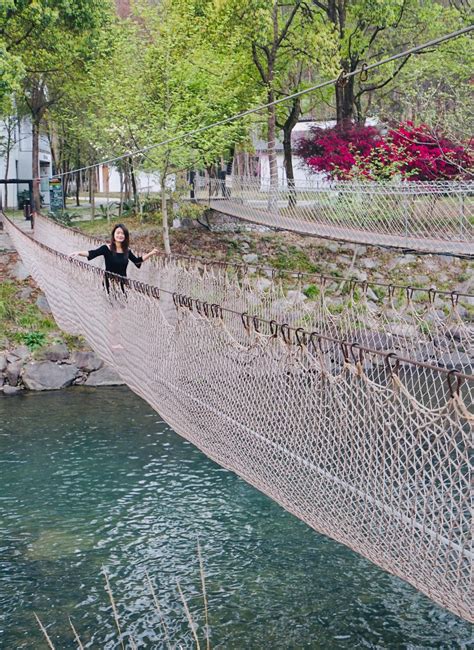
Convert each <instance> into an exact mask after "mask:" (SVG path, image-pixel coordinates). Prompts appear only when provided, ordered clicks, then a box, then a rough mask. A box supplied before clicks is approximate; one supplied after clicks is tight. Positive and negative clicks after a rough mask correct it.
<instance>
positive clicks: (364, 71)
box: [359, 61, 369, 83]
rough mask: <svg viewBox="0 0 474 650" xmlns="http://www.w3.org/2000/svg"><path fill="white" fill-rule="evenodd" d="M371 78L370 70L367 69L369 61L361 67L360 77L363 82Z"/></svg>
mask: <svg viewBox="0 0 474 650" xmlns="http://www.w3.org/2000/svg"><path fill="white" fill-rule="evenodd" d="M368 78H369V71H368V69H367V63H365V61H364V63H362V65H361V68H360V74H359V79H360V80H361V81H362V83H365V82H366V81H367V79H368Z"/></svg>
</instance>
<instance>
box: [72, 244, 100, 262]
mask: <svg viewBox="0 0 474 650" xmlns="http://www.w3.org/2000/svg"><path fill="white" fill-rule="evenodd" d="M108 250H109V249H108V247H107V246H106V245H105V244H104V245H103V246H99V248H94V249H93V250H91V251H76V252H75V253H71V255H70V257H87V259H88V260H93V259H94V258H95V257H100V255H106V254H107V253H108Z"/></svg>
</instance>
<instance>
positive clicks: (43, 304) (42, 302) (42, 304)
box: [36, 293, 51, 314]
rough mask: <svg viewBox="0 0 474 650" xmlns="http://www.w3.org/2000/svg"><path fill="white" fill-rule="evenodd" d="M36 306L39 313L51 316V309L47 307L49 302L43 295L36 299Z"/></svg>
mask: <svg viewBox="0 0 474 650" xmlns="http://www.w3.org/2000/svg"><path fill="white" fill-rule="evenodd" d="M36 306H37V307H38V309H39V310H40V311H41V312H43V314H51V307H50V306H49V302H48V300H47V298H46V296H45V295H44V294H43V293H40V295H39V296H38V298H37V299H36Z"/></svg>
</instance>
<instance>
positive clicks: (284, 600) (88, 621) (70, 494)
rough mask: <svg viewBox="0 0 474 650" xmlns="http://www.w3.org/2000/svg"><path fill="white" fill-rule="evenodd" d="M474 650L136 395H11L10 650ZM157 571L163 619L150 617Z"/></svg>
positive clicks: (7, 431) (6, 564) (0, 470)
mask: <svg viewBox="0 0 474 650" xmlns="http://www.w3.org/2000/svg"><path fill="white" fill-rule="evenodd" d="M198 539H199V540H200V545H201V549H202V556H203V561H204V566H205V575H206V590H207V601H208V609H209V629H210V636H211V645H212V647H213V648H225V649H226V650H227V649H232V648H235V649H239V650H241V649H252V650H253V649H258V650H260V649H267V648H270V649H273V648H275V649H280V648H281V649H299V648H321V649H323V648H324V649H326V648H329V649H332V648H336V649H338V648H351V649H352V648H413V649H418V648H468V647H472V644H473V643H474V637H473V631H472V628H471V626H470V625H468V624H467V623H465V622H463V621H461V620H460V619H458V618H457V617H455V616H453V615H451V614H449V613H448V612H446V611H445V610H443V609H441V608H440V607H438V606H436V605H434V604H433V603H431V601H429V600H428V599H427V598H425V597H424V596H422V595H421V594H419V593H418V592H417V591H416V590H415V589H413V588H411V587H410V586H409V585H407V584H405V583H403V582H402V581H400V580H398V579H397V578H394V577H392V576H389V575H388V574H387V573H384V572H383V571H381V570H379V569H377V568H376V567H375V566H373V565H372V564H371V563H369V562H367V561H365V560H364V559H362V558H361V557H359V556H358V555H357V554H355V553H353V552H352V551H350V550H349V549H347V548H345V547H344V546H341V545H339V544H337V543H335V542H333V541H331V540H329V539H327V538H326V537H323V536H321V535H319V534H317V533H316V532H314V531H313V530H312V529H310V528H308V527H307V526H306V525H305V524H303V523H302V522H300V521H299V520H298V519H296V518H294V517H293V516H292V515H290V514H288V513H287V512H285V511H284V510H282V509H281V508H280V507H279V506H278V505H276V504H275V503H273V502H272V501H270V500H269V499H268V498H266V497H265V496H263V495H262V494H260V493H259V492H258V491H256V490H255V489H253V488H252V487H250V486H248V485H247V484H246V483H244V482H243V481H242V480H240V479H239V478H238V477H237V476H235V475H234V474H232V473H231V472H228V471H226V470H224V469H221V468H220V467H219V466H218V465H216V464H215V463H213V462H212V461H210V460H208V459H207V458H206V457H205V456H204V455H203V454H202V453H201V452H199V451H198V450H197V449H195V448H194V447H193V446H192V445H190V444H189V443H187V442H186V441H185V440H183V439H182V438H180V437H178V436H177V435H176V434H175V433H174V432H173V431H172V430H170V428H169V427H168V426H167V425H166V424H165V423H164V422H163V421H162V420H161V419H160V417H159V416H158V415H157V414H156V413H155V412H154V411H152V410H151V409H150V408H149V407H148V406H147V405H146V404H145V403H144V402H143V401H141V400H140V399H139V398H138V397H136V396H135V395H133V394H132V393H131V392H130V391H129V390H128V389H126V388H122V387H119V388H102V389H99V390H97V389H86V388H73V389H70V390H66V391H62V392H57V393H43V394H35V393H26V394H24V395H21V396H18V397H10V398H6V397H3V398H2V397H0V648H2V649H4V648H5V649H8V650H11V649H16V648H35V649H36V648H40V649H41V648H43V647H46V644H45V641H44V637H43V636H42V633H41V631H40V630H39V627H38V625H37V623H36V621H35V618H34V613H36V614H37V615H38V616H39V618H40V619H41V621H42V623H43V624H44V625H45V626H46V627H47V630H48V634H49V635H50V637H51V640H52V642H53V643H54V645H55V647H56V648H58V649H59V648H61V649H63V648H76V647H77V644H76V643H75V642H74V634H73V632H72V629H71V627H70V625H69V620H68V619H69V617H70V619H71V620H72V623H73V624H74V627H75V628H76V630H77V633H78V635H79V637H80V639H81V641H82V644H83V646H84V647H87V648H108V649H110V648H115V647H120V644H119V643H118V632H117V630H116V628H115V623H114V616H113V613H112V607H111V604H110V600H109V596H108V595H107V592H106V589H105V578H104V575H103V571H104V569H105V571H106V573H107V576H108V578H109V580H110V585H111V590H112V592H113V596H114V602H115V605H116V609H117V614H118V617H119V624H120V627H121V630H122V633H123V634H124V639H125V640H124V645H125V646H126V647H130V645H129V644H130V637H129V635H131V636H132V637H133V639H134V641H135V644H136V646H137V647H139V648H163V647H166V642H165V639H166V636H165V632H164V627H163V624H162V620H163V621H164V624H165V627H166V630H167V635H168V638H169V639H170V642H171V645H172V646H175V645H176V644H178V647H181V648H190V647H192V635H191V631H190V626H189V624H188V622H187V619H186V614H185V612H184V609H183V605H182V601H181V599H180V596H179V593H178V590H177V582H178V581H179V584H180V587H181V589H182V592H183V594H184V597H185V600H186V603H187V606H188V607H189V610H190V613H191V617H192V620H193V622H194V624H195V625H196V626H197V633H198V636H199V638H200V640H201V644H202V645H201V647H203V648H204V647H205V644H204V643H202V641H203V639H204V636H205V635H204V623H205V619H204V606H203V598H202V588H201V577H200V571H199V561H198V555H197V540H198ZM147 573H148V575H149V577H150V580H151V582H152V584H153V585H154V588H155V594H156V596H157V599H158V602H159V606H160V610H161V612H162V618H161V617H160V615H159V614H158V612H157V610H156V607H155V606H154V602H153V597H152V595H151V592H150V589H149V586H148V584H147V577H146V576H147Z"/></svg>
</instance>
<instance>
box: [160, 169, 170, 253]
mask: <svg viewBox="0 0 474 650" xmlns="http://www.w3.org/2000/svg"><path fill="white" fill-rule="evenodd" d="M165 180H166V176H165V175H164V174H163V175H162V177H161V218H162V224H163V225H162V228H163V244H164V246H165V255H171V246H170V233H169V228H168V206H167V203H166V185H165Z"/></svg>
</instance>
